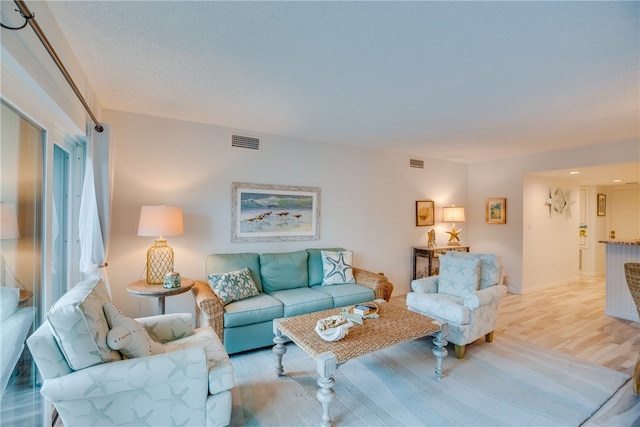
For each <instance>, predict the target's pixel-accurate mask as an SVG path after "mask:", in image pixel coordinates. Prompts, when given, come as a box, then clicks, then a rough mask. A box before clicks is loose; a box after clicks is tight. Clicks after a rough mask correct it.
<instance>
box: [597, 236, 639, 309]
mask: <svg viewBox="0 0 640 427" xmlns="http://www.w3.org/2000/svg"><path fill="white" fill-rule="evenodd" d="M600 243H605V244H606V245H607V269H606V275H607V296H606V304H605V310H604V312H605V314H606V315H607V316H612V317H618V318H621V319H626V320H633V321H638V320H639V318H638V310H637V309H636V305H635V303H634V302H633V298H631V292H629V288H628V287H627V279H626V278H625V275H624V264H625V263H627V262H640V239H636V240H601V241H600Z"/></svg>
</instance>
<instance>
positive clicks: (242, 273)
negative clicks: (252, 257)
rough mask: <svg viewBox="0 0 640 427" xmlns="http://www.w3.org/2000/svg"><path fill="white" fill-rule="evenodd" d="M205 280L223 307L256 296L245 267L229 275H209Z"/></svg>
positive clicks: (255, 290) (253, 284)
mask: <svg viewBox="0 0 640 427" xmlns="http://www.w3.org/2000/svg"><path fill="white" fill-rule="evenodd" d="M207 279H208V281H209V286H211V289H212V290H213V292H214V293H215V294H216V295H217V296H218V298H220V300H221V301H222V303H223V304H225V305H226V304H228V303H230V302H232V301H239V300H241V299H245V298H249V297H254V296H256V295H258V288H257V287H256V284H255V282H254V281H253V279H252V278H251V273H250V272H249V268H247V267H244V268H243V269H241V270H236V271H230V272H229V273H220V274H209V276H208V277H207Z"/></svg>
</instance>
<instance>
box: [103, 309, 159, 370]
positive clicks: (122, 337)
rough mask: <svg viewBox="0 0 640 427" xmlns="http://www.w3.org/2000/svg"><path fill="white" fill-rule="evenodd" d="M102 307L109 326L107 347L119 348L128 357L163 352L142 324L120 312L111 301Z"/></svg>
mask: <svg viewBox="0 0 640 427" xmlns="http://www.w3.org/2000/svg"><path fill="white" fill-rule="evenodd" d="M103 309H104V314H105V317H106V318H107V323H108V324H109V327H110V328H111V329H110V330H109V333H108V334H107V345H108V346H109V348H111V349H113V350H119V351H120V353H122V354H124V355H125V356H126V357H127V358H128V359H133V358H135V357H147V356H152V355H154V354H162V353H164V347H163V346H162V344H160V343H159V342H156V341H154V340H152V339H151V337H149V334H148V333H147V330H146V329H145V328H144V326H142V325H141V324H140V323H138V322H136V321H135V320H133V319H130V318H129V317H127V316H125V315H124V314H122V312H121V311H120V309H119V308H118V307H116V306H115V305H114V304H113V303H111V302H107V303H105V304H104V306H103Z"/></svg>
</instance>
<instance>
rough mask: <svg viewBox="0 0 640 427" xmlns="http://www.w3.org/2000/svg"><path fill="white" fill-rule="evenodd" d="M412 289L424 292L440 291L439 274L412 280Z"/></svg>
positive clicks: (433, 292)
mask: <svg viewBox="0 0 640 427" xmlns="http://www.w3.org/2000/svg"><path fill="white" fill-rule="evenodd" d="M411 290H412V291H413V292H418V293H422V294H435V293H436V292H438V276H427V277H422V278H420V279H415V280H412V281H411Z"/></svg>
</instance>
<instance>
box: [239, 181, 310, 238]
mask: <svg viewBox="0 0 640 427" xmlns="http://www.w3.org/2000/svg"><path fill="white" fill-rule="evenodd" d="M231 198H232V200H231V218H232V222H233V223H232V225H231V241H232V242H279V241H285V240H317V239H319V238H320V188H318V187H298V186H288V185H267V184H248V183H241V182H234V183H233V184H232V196H231Z"/></svg>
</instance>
